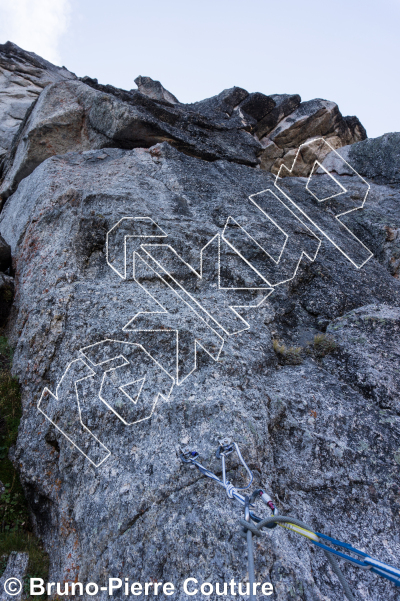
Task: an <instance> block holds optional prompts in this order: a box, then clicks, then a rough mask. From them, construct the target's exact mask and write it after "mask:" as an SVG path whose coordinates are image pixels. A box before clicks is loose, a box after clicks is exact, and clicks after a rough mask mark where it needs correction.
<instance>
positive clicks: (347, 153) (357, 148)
mask: <svg viewBox="0 0 400 601" xmlns="http://www.w3.org/2000/svg"><path fill="white" fill-rule="evenodd" d="M338 154H339V155H340V156H338ZM340 157H342V158H343V159H344V161H346V162H347V163H350V165H352V167H353V168H354V169H355V170H356V171H357V172H358V173H359V174H360V175H363V176H365V177H367V178H368V179H369V180H372V181H374V182H376V183H384V184H399V183H400V133H391V134H384V135H383V136H380V137H379V138H368V139H367V140H364V141H362V142H358V143H356V144H354V145H351V146H345V147H344V148H341V149H340V151H339V152H338V153H337V154H336V153H333V152H332V153H329V154H328V155H327V156H326V158H325V160H324V162H323V167H324V168H325V169H327V170H328V171H331V172H336V173H339V174H341V175H344V174H347V175H353V171H352V170H351V169H350V168H349V165H346V163H345V162H343V161H342V160H341V159H340Z"/></svg>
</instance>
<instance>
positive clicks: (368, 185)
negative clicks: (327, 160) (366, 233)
mask: <svg viewBox="0 0 400 601" xmlns="http://www.w3.org/2000/svg"><path fill="white" fill-rule="evenodd" d="M318 140H322V141H323V142H324V143H325V144H327V146H329V148H330V149H331V150H332V151H333V152H334V153H335V154H336V155H337V156H338V157H339V159H341V160H342V161H343V162H344V163H345V164H346V165H347V166H348V167H349V168H350V169H351V170H352V171H353V172H354V173H355V174H356V175H357V176H358V177H359V178H360V179H361V180H362V181H363V182H364V184H365V185H366V186H367V191H366V193H365V196H364V199H363V201H362V204H361V206H359V207H356V208H355V209H349V210H348V211H344V212H343V213H340V214H339V215H335V219H336V220H337V221H339V223H340V225H341V226H342V227H344V228H345V229H346V230H347V232H348V233H349V234H350V236H352V237H353V238H354V239H355V240H357V242H359V244H360V245H361V246H363V247H364V248H365V250H367V251H368V253H369V255H370V256H369V257H368V258H367V259H366V260H365V261H364V262H363V263H361V265H357V264H356V263H355V262H354V261H353V260H352V259H351V258H350V257H349V256H348V255H347V254H346V252H345V251H344V250H343V249H342V248H340V246H338V245H337V244H336V243H335V242H334V241H333V240H332V239H331V238H330V237H329V236H328V234H327V233H326V232H325V231H324V230H322V229H321V228H320V227H319V226H318V225H317V224H316V223H314V221H313V220H312V219H311V218H310V217H309V216H308V215H307V213H305V211H303V209H302V208H301V207H299V206H298V205H297V204H296V203H295V202H294V200H292V199H291V198H290V196H288V195H287V194H286V193H285V191H284V190H282V188H280V187H279V186H278V181H279V179H282V177H281V172H282V170H283V169H285V170H286V171H288V172H289V173H291V172H292V171H293V169H294V167H295V164H296V161H297V158H298V156H299V153H300V151H301V149H302V148H303V147H304V146H307V145H308V144H311V143H314V142H317V141H318ZM316 164H318V165H319V166H320V167H322V165H321V164H320V163H319V162H318V161H315V162H314V165H313V168H312V169H311V172H310V175H309V177H308V181H307V185H306V189H307V191H308V192H310V194H312V195H313V196H314V198H316V199H317V200H318V201H319V202H323V201H324V200H329V199H330V198H335V197H336V196H339V195H341V194H344V193H345V192H347V191H348V190H346V189H345V188H344V186H342V185H341V184H340V183H339V182H338V181H337V180H336V178H334V177H333V175H331V174H330V173H328V171H326V169H325V168H324V167H322V169H323V170H324V171H325V172H326V173H327V174H328V175H329V176H330V177H331V178H332V179H333V180H334V182H335V183H336V184H337V185H338V186H339V187H340V188H342V189H343V190H344V192H339V193H338V194H333V195H332V196H328V197H327V198H324V199H323V200H320V199H319V198H318V197H317V196H315V194H313V193H312V192H311V190H310V189H309V188H308V185H309V183H310V180H311V177H312V174H313V172H314V168H315V165H316ZM274 186H275V187H276V188H278V190H279V191H280V192H282V194H283V195H284V196H285V197H286V198H287V199H288V200H289V202H291V203H292V204H293V205H294V206H295V207H296V209H298V210H299V211H300V213H301V214H302V215H304V216H305V217H306V218H307V219H308V220H309V221H310V222H311V223H312V224H313V226H314V227H316V228H317V230H319V231H320V232H321V233H322V234H323V235H324V236H325V237H326V238H327V239H328V240H329V242H330V243H331V244H333V246H334V247H335V248H337V249H338V251H339V252H341V253H342V255H344V256H345V257H346V259H347V260H348V261H350V263H352V265H354V267H355V268H356V269H361V267H363V266H364V265H365V264H366V263H367V262H368V261H369V260H370V259H371V258H372V257H373V256H374V255H373V253H372V252H371V251H370V250H369V248H368V247H367V246H365V244H363V242H361V240H360V239H359V238H357V236H355V235H354V234H353V232H352V231H351V230H349V228H348V227H347V226H346V225H345V224H344V223H343V222H342V221H340V219H339V217H343V215H347V214H348V213H352V212H353V211H358V210H359V209H362V208H363V207H364V204H365V201H366V200H367V196H368V192H369V191H370V189H371V186H370V184H369V183H368V182H367V181H366V180H365V179H364V178H363V177H361V175H360V174H359V173H357V171H356V170H355V169H354V168H353V167H352V166H351V165H350V164H349V163H348V162H347V161H345V160H344V158H343V157H342V156H340V154H339V153H338V152H337V151H336V150H335V149H334V148H333V147H332V146H331V145H330V144H329V142H327V141H326V140H325V138H315V139H313V140H309V141H308V142H304V144H301V145H300V146H299V148H298V149H297V152H296V156H295V158H294V160H293V163H292V167H291V169H288V167H286V166H285V165H281V166H280V168H279V171H278V174H277V176H276V178H275V182H274Z"/></svg>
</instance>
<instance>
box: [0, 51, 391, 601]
mask: <svg viewBox="0 0 400 601" xmlns="http://www.w3.org/2000/svg"><path fill="white" fill-rule="evenodd" d="M135 83H136V84H137V89H132V90H129V91H127V90H121V89H117V88H114V87H113V86H110V85H101V84H99V83H98V81H97V80H96V79H93V78H90V77H83V78H79V77H76V76H75V75H74V74H73V73H70V72H69V71H67V69H65V68H64V67H63V68H58V67H55V66H54V65H51V64H50V63H48V62H47V61H44V60H43V59H41V58H40V57H38V56H36V55H34V54H32V53H29V52H25V51H24V50H21V49H20V48H18V47H17V46H15V45H14V44H12V43H10V42H8V43H7V44H4V45H0V196H1V202H2V211H1V213H0V234H1V238H0V269H1V271H2V272H1V273H0V289H1V292H2V294H1V298H0V318H1V321H2V327H3V330H4V332H5V333H6V335H7V336H8V337H9V339H10V341H11V343H12V346H13V347H14V359H13V373H14V374H15V375H16V376H17V377H18V380H19V383H20V387H21V394H22V419H21V423H20V426H19V433H18V439H17V442H16V444H15V446H13V447H12V449H11V451H10V458H11V460H12V462H13V464H14V466H15V467H16V468H17V469H18V471H19V475H20V479H21V483H22V485H23V489H24V492H25V495H26V498H27V500H28V503H29V507H30V511H31V514H32V520H33V524H34V528H35V531H36V534H37V536H38V537H39V538H40V539H41V540H42V541H43V542H44V545H45V548H46V551H47V552H48V554H49V558H50V572H49V582H50V581H51V582H67V581H69V582H72V581H78V582H96V583H98V585H99V587H100V586H105V585H106V584H107V579H108V578H110V577H111V578H122V579H123V578H125V577H129V578H130V579H131V581H137V582H142V583H143V582H163V583H165V582H173V583H175V584H176V586H177V588H178V590H177V591H176V592H175V593H174V596H173V597H169V596H168V595H167V594H166V593H164V592H162V591H161V590H160V591H159V594H158V598H159V599H162V600H164V601H165V600H166V599H168V598H173V599H176V600H177V601H183V600H184V599H187V598H188V597H187V595H186V594H185V593H184V591H183V590H182V588H179V586H178V585H179V583H181V582H183V581H184V580H185V579H186V578H188V577H192V578H196V579H197V580H198V582H199V583H201V582H205V581H207V582H211V583H215V582H221V583H222V582H230V581H231V580H232V579H234V580H235V581H236V582H242V583H245V582H247V579H248V574H247V551H246V542H245V540H244V538H243V536H242V535H241V527H240V524H239V521H240V518H241V517H242V516H243V510H242V508H241V507H240V505H239V504H238V503H236V502H235V501H234V500H232V499H229V498H228V497H227V495H226V494H225V491H224V489H223V488H221V487H220V486H218V484H217V483H215V482H213V481H212V480H210V479H209V478H207V477H205V476H204V475H203V474H202V473H200V472H199V471H198V470H197V469H191V468H190V466H188V465H187V464H185V463H184V462H182V459H181V454H182V448H187V447H189V449H195V450H196V451H197V452H198V453H199V454H200V459H201V463H202V464H203V465H205V466H206V467H207V468H208V469H210V470H212V471H213V472H215V473H217V475H218V476H221V463H220V461H219V460H218V459H217V458H216V456H215V450H216V448H217V447H218V444H219V443H218V441H219V440H220V439H221V438H224V437H229V438H231V439H232V440H234V441H236V442H237V443H238V445H239V448H240V450H241V452H242V454H243V458H244V460H245V461H246V463H247V464H248V466H249V468H250V469H251V471H252V472H253V475H254V486H255V487H256V488H262V489H263V490H265V491H266V492H267V493H268V494H269V495H270V497H271V498H272V499H273V501H274V503H275V505H276V507H277V509H278V511H279V514H281V515H289V516H293V517H295V518H297V519H300V520H302V521H304V522H306V523H307V524H309V525H310V526H311V527H312V528H313V529H314V530H315V531H317V532H321V533H324V534H326V535H329V536H332V537H334V538H335V539H339V540H341V541H344V542H347V543H349V544H351V545H353V546H354V547H356V548H357V549H361V550H362V551H364V552H365V553H368V554H369V555H371V556H373V557H375V558H377V559H379V560H380V561H383V562H386V563H389V564H391V565H394V566H396V567H398V568H400V539H399V534H398V532H399V526H400V478H399V466H400V442H399V434H400V403H399V394H400V281H399V276H400V176H399V174H400V134H399V133H389V134H386V135H384V136H382V137H380V138H377V139H368V138H367V135H366V131H365V129H364V127H363V126H362V124H361V123H360V121H359V120H358V119H357V117H354V116H351V117H343V116H342V114H341V112H340V110H339V108H338V106H337V105H336V104H335V103H334V102H331V101H328V100H323V99H315V100H310V101H306V102H302V101H301V98H300V96H299V95H298V94H271V95H269V96H267V95H264V94H261V93H259V92H253V93H249V92H248V91H246V90H244V89H243V88H240V87H233V88H231V89H228V90H224V91H222V92H221V93H220V94H218V95H217V96H214V97H212V98H208V99H206V100H201V101H199V102H195V103H192V104H183V103H181V102H179V100H178V99H177V98H176V97H175V96H174V95H173V94H172V93H171V92H169V91H168V90H166V89H165V88H164V87H163V86H162V84H161V83H160V82H157V81H153V80H152V79H151V78H150V77H147V76H139V77H137V79H136V80H135ZM227 464H228V477H229V480H230V481H231V482H232V483H233V484H234V485H235V486H238V487H240V486H246V478H247V475H246V473H245V471H244V470H243V469H242V467H241V465H240V462H239V460H238V457H237V455H236V454H235V453H232V454H231V455H229V457H228V458H227ZM254 511H255V513H257V514H258V515H262V516H267V515H269V510H268V509H267V508H265V506H264V508H263V506H262V504H261V503H260V502H258V501H257V502H256V507H255V509H254ZM341 568H342V570H343V573H344V575H345V578H346V579H347V581H348V583H349V586H350V589H351V590H352V594H353V596H354V599H357V600H362V601H377V600H385V601H386V600H387V601H394V600H395V599H398V592H396V590H398V589H396V587H395V585H394V584H393V583H391V582H389V581H388V580H385V579H383V578H381V577H379V576H378V575H376V574H374V573H372V572H371V571H370V570H361V569H358V568H356V567H354V566H353V565H351V564H349V563H344V562H341ZM255 572H256V578H257V581H258V582H270V583H271V584H272V586H273V591H274V592H273V596H271V597H269V598H272V599H276V600H277V601H289V600H290V601H294V600H299V601H300V600H301V601H328V600H331V601H339V600H342V599H343V598H344V593H343V590H342V589H341V587H340V584H339V581H338V579H337V577H336V575H335V574H334V572H333V571H332V567H331V564H330V563H329V562H328V561H327V559H326V557H325V555H324V554H323V553H322V551H321V550H320V549H318V548H317V547H315V546H313V545H312V544H310V543H309V542H308V541H307V540H306V539H304V538H301V537H299V536H297V535H296V534H295V533H293V532H290V531H289V530H286V529H284V528H274V529H271V530H267V531H266V533H264V534H263V535H262V536H261V537H259V538H257V540H256V542H255ZM118 595H120V596H121V598H122V597H123V589H120V590H118V591H116V592H115V593H114V596H118ZM82 598H85V599H89V598H91V597H90V595H89V594H86V596H85V595H83V597H82ZM97 598H99V599H106V598H108V593H107V592H101V591H100V592H99V594H98V596H97ZM132 598H133V597H132ZM141 598H145V597H144V596H143V597H141ZM193 598H194V599H201V598H204V597H203V596H202V595H201V594H200V592H199V593H198V594H197V595H196V596H193ZM209 598H210V599H213V600H214V599H218V598H220V597H218V596H216V595H215V593H213V594H212V595H211V596H210V597H209ZM237 598H238V599H239V598H240V597H239V596H238V597H237ZM258 598H259V599H264V598H266V596H263V595H259V597H258Z"/></svg>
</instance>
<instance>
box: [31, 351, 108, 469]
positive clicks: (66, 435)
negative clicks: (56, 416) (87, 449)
mask: <svg viewBox="0 0 400 601" xmlns="http://www.w3.org/2000/svg"><path fill="white" fill-rule="evenodd" d="M78 361H79V362H82V363H84V364H85V365H86V367H87V368H88V369H89V370H90V371H91V372H92V374H91V375H89V376H85V377H84V378H81V379H79V380H75V382H74V386H75V394H76V400H77V404H78V412H79V421H80V423H81V425H82V427H83V428H84V429H85V430H87V431H88V432H89V434H91V435H92V436H93V438H94V439H95V440H96V441H97V442H98V443H99V444H100V445H101V446H102V447H103V448H104V449H105V450H106V451H107V453H108V454H107V455H106V456H105V457H104V459H102V461H100V463H98V464H96V463H94V461H92V460H91V459H90V457H88V455H86V454H85V453H84V452H83V451H82V449H80V448H79V447H78V445H77V444H76V443H75V442H74V441H73V440H71V438H70V437H69V436H68V434H66V433H65V432H64V431H63V430H62V429H61V428H60V427H59V426H57V424H55V423H54V422H53V420H51V419H50V418H49V417H48V416H47V415H46V413H45V412H44V411H43V410H42V409H41V408H40V404H41V402H42V399H43V396H44V394H45V393H46V391H47V392H48V393H49V394H50V395H51V396H52V397H53V398H54V399H56V401H58V400H59V398H58V389H59V388H60V386H61V384H62V381H63V380H64V377H65V376H66V374H67V373H68V370H69V368H70V367H71V365H72V364H73V363H77V362H78ZM94 375H96V372H95V371H93V369H92V368H91V367H89V365H88V364H87V363H85V361H83V359H74V360H73V361H71V362H70V363H69V364H68V366H67V369H66V370H65V371H64V374H63V376H62V378H61V380H60V381H59V383H58V385H57V388H56V394H53V393H52V392H51V390H49V389H48V388H47V386H46V388H44V389H43V392H42V394H41V396H40V399H39V401H38V404H37V408H38V410H39V411H40V413H42V414H43V415H44V416H45V418H46V419H47V420H48V421H49V422H50V423H51V424H53V426H54V427H55V428H57V430H58V431H59V432H61V434H63V435H64V436H65V438H66V439H67V440H69V442H70V443H71V444H73V445H74V447H76V448H77V449H78V451H79V452H80V453H82V455H84V456H85V457H86V459H88V460H89V461H90V463H91V464H92V465H94V467H99V466H100V465H101V464H102V463H103V462H104V461H105V460H106V459H108V457H109V456H110V455H111V451H110V450H109V449H108V448H107V447H106V446H105V445H104V444H103V443H102V442H101V441H100V440H99V439H98V438H97V437H96V436H95V435H94V434H93V433H92V431H91V430H90V429H89V428H88V427H87V426H85V424H84V423H83V421H82V412H81V405H80V402H79V393H78V388H77V384H78V382H82V381H83V380H87V379H88V378H93V376H94Z"/></svg>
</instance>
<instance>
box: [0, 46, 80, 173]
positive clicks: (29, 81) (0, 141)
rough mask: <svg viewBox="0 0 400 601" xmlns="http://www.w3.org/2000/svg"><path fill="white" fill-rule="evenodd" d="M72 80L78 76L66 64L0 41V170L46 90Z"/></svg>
mask: <svg viewBox="0 0 400 601" xmlns="http://www.w3.org/2000/svg"><path fill="white" fill-rule="evenodd" d="M71 79H76V76H75V75H74V74H73V73H70V72H69V71H68V70H67V69H65V67H62V68H59V67H56V66H55V65H52V64H51V63H49V62H48V61H46V60H44V59H42V58H40V56H37V55H36V54H34V53H33V52H26V51H25V50H22V48H19V47H18V46H16V45H15V44H13V43H12V42H7V43H6V44H0V170H1V163H2V160H3V159H4V156H5V155H6V153H7V152H8V151H9V150H10V148H11V145H12V140H13V138H14V136H15V134H16V133H17V132H18V129H19V127H20V125H21V123H22V122H23V121H24V119H25V117H26V114H27V113H28V112H29V110H30V109H31V107H32V104H33V103H34V102H35V100H37V98H38V96H39V95H40V93H41V92H42V91H43V89H44V88H45V87H46V86H47V85H49V84H51V83H54V82H56V81H65V80H71Z"/></svg>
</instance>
